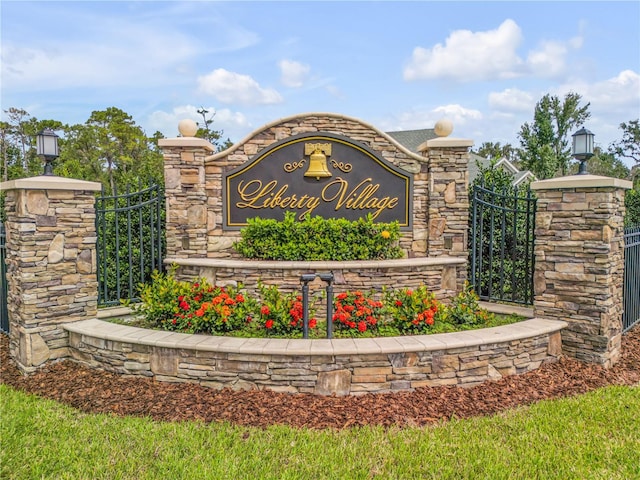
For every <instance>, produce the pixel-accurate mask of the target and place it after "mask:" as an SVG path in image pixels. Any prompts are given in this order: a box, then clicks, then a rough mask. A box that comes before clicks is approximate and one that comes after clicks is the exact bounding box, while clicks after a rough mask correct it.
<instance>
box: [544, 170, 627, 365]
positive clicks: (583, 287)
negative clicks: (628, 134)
mask: <svg viewBox="0 0 640 480" xmlns="http://www.w3.org/2000/svg"><path fill="white" fill-rule="evenodd" d="M532 188H533V189H535V190H537V194H538V210H537V213H536V230H535V274H534V290H535V299H534V315H535V316H536V317H543V318H551V319H557V320H563V321H566V322H567V323H568V324H569V326H568V327H567V328H566V329H565V330H563V332H562V345H563V351H564V353H565V354H567V355H570V356H572V357H575V358H578V359H580V360H586V361H588V362H594V363H599V364H602V365H604V366H605V367H610V366H612V365H613V364H614V363H615V362H616V361H617V360H618V358H619V356H620V348H621V335H622V333H621V332H622V311H623V310H622V297H623V284H622V282H623V270H624V237H623V235H624V226H623V218H624V190H625V189H627V188H631V182H627V181H624V180H618V179H613V178H606V177H598V176H594V175H575V176H573V177H563V178H555V179H551V180H545V181H541V182H535V183H533V184H532Z"/></svg>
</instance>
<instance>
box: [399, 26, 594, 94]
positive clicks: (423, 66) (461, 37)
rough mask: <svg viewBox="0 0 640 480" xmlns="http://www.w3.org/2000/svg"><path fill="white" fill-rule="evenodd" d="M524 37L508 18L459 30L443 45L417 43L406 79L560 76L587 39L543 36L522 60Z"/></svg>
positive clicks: (463, 80)
mask: <svg viewBox="0 0 640 480" xmlns="http://www.w3.org/2000/svg"><path fill="white" fill-rule="evenodd" d="M522 40H523V35H522V31H521V29H520V27H519V26H518V25H517V24H516V23H515V22H514V21H513V20H511V19H507V20H505V21H504V22H502V24H501V25H500V26H499V27H498V28H497V29H494V30H488V31H484V32H471V31H469V30H456V31H454V32H453V33H451V34H450V35H449V37H448V38H447V39H446V41H445V44H444V45H442V44H441V43H438V44H436V45H435V46H433V47H432V48H430V49H428V48H423V47H416V48H415V49H414V50H413V55H412V58H411V61H410V63H409V65H408V66H407V67H406V68H405V69H404V79H405V80H429V79H452V80H455V81H458V82H471V81H482V80H504V79H510V78H516V77H521V76H523V75H533V76H535V77H541V78H558V77H560V76H561V75H564V74H565V73H566V72H567V70H568V68H567V57H568V55H569V53H570V52H571V51H572V50H577V49H579V48H581V47H582V45H583V43H584V38H583V36H582V35H577V36H575V37H573V38H570V39H569V40H567V41H564V42H563V41H556V40H542V41H540V43H539V45H538V47H537V48H535V49H532V50H530V51H529V52H528V54H527V57H526V60H523V59H522V58H520V57H519V56H518V54H517V49H518V47H519V46H520V44H521V42H522Z"/></svg>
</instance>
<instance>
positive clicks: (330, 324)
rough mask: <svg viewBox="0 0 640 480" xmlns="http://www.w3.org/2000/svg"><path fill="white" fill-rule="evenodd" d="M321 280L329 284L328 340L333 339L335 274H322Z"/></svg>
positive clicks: (327, 290)
mask: <svg viewBox="0 0 640 480" xmlns="http://www.w3.org/2000/svg"><path fill="white" fill-rule="evenodd" d="M318 276H319V277H320V280H322V281H323V282H326V283H327V287H326V292H327V338H329V339H331V338H333V272H331V273H320V274H319V275H318Z"/></svg>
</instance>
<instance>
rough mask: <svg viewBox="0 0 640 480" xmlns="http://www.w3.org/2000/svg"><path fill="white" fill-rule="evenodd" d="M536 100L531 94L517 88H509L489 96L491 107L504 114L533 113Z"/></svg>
mask: <svg viewBox="0 0 640 480" xmlns="http://www.w3.org/2000/svg"><path fill="white" fill-rule="evenodd" d="M535 104H536V100H535V99H534V97H533V95H532V94H531V93H530V92H525V91H522V90H519V89H517V88H507V89H505V90H503V91H502V92H491V93H490V94H489V106H490V107H491V108H492V109H494V110H498V111H499V112H502V113H508V112H532V111H533V109H534V107H535Z"/></svg>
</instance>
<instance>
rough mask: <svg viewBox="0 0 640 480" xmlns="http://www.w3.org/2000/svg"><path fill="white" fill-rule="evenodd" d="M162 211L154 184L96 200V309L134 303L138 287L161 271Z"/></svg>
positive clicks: (161, 199)
mask: <svg viewBox="0 0 640 480" xmlns="http://www.w3.org/2000/svg"><path fill="white" fill-rule="evenodd" d="M164 212H165V208H164V192H163V190H162V188H161V187H159V186H158V185H153V186H151V187H148V188H145V189H142V190H139V191H137V192H133V193H131V192H130V191H129V188H127V191H126V193H124V194H122V195H118V194H117V192H115V194H114V195H104V193H103V194H102V195H101V196H100V197H98V198H96V232H97V237H98V238H97V242H96V256H97V267H98V305H99V306H109V305H118V304H120V301H121V300H125V299H126V300H131V301H136V300H138V285H139V284H140V283H141V282H145V281H147V280H148V279H149V278H150V277H151V273H152V272H153V271H154V270H162V268H163V264H162V260H163V252H164V251H165V238H164V216H165V213H164Z"/></svg>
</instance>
